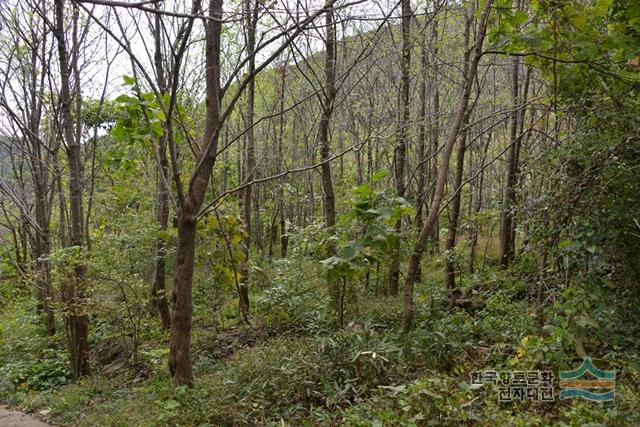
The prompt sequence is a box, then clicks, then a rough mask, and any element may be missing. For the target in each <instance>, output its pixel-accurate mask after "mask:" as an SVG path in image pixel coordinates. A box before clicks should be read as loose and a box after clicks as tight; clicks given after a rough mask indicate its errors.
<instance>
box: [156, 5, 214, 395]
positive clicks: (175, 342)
mask: <svg viewBox="0 0 640 427" xmlns="http://www.w3.org/2000/svg"><path fill="white" fill-rule="evenodd" d="M194 5H195V6H196V7H194V9H195V10H199V9H200V8H199V1H197V0H196V1H194ZM209 16H211V17H213V18H217V19H212V20H208V21H207V22H206V24H205V25H206V30H205V63H206V99H205V103H206V108H205V124H204V134H203V149H202V150H201V151H200V153H199V154H198V157H197V159H196V167H195V170H194V172H193V174H192V176H191V180H190V182H189V190H188V193H187V195H186V197H185V199H184V200H183V201H182V202H181V206H180V208H179V209H178V212H177V215H178V247H177V256H176V258H177V259H176V272H175V276H174V281H173V292H172V300H173V313H172V317H171V340H170V342H169V371H170V373H171V375H172V376H173V380H174V383H175V384H176V385H188V386H191V385H192V384H193V372H192V369H191V319H192V315H193V301H192V295H191V294H192V283H193V268H194V256H195V239H196V219H197V218H196V216H197V214H198V211H199V210H200V208H201V207H202V203H203V201H204V197H205V194H206V191H207V186H208V184H209V179H210V178H211V173H212V170H213V166H214V164H215V160H216V153H217V150H218V136H219V135H218V133H219V132H218V131H219V128H220V35H221V31H222V23H221V21H220V19H221V17H222V0H210V3H209Z"/></svg>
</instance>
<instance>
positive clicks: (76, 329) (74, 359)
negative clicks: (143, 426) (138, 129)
mask: <svg viewBox="0 0 640 427" xmlns="http://www.w3.org/2000/svg"><path fill="white" fill-rule="evenodd" d="M55 16H56V22H55V31H54V34H55V37H56V39H57V42H58V59H59V62H60V114H61V118H62V131H63V136H64V142H65V144H66V150H67V159H68V163H69V202H70V207H71V209H70V211H71V242H70V243H71V246H77V247H78V248H82V245H83V242H82V240H83V239H82V237H83V208H82V147H81V145H80V139H79V138H78V135H76V134H74V119H73V116H72V114H71V102H72V98H71V83H70V76H69V72H70V70H71V69H72V67H70V62H69V56H68V50H67V42H66V40H65V31H64V16H65V13H64V0H55ZM77 24H78V9H77V6H75V7H74V12H73V26H74V28H73V43H74V49H75V51H76V52H77V50H78V46H77V43H78V39H77V30H76V29H77ZM76 56H77V53H76ZM76 61H77V59H74V61H73V62H74V63H75V62H76ZM73 69H74V70H76V71H77V66H74V67H73ZM75 78H76V87H77V85H78V81H77V79H78V78H79V74H78V73H77V72H76V73H75ZM79 96H80V94H79V93H76V97H79ZM77 120H79V118H77ZM84 276H85V265H84V263H83V262H82V261H80V260H78V262H76V264H75V265H74V278H73V281H72V284H71V285H69V286H66V289H65V290H64V293H65V296H66V298H65V299H66V303H67V304H69V305H70V310H69V313H68V314H67V315H66V316H65V317H66V319H65V321H66V325H67V329H68V333H69V354H70V357H71V373H72V375H73V378H75V379H77V378H79V377H81V376H83V375H86V374H88V373H89V344H88V327H89V319H88V317H87V315H86V313H84V312H83V310H82V309H81V308H82V305H84V297H85V295H84V285H85V283H84V282H85V277H84Z"/></svg>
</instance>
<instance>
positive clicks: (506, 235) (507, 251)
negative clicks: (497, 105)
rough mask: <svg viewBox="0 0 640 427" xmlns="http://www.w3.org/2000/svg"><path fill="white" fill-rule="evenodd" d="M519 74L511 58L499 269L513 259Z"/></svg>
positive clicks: (517, 66)
mask: <svg viewBox="0 0 640 427" xmlns="http://www.w3.org/2000/svg"><path fill="white" fill-rule="evenodd" d="M519 74H520V58H519V57H515V58H513V62H512V66H511V97H512V103H513V111H512V113H511V124H510V131H509V135H510V145H509V149H508V150H507V165H506V167H507V176H506V183H505V189H504V196H503V199H502V214H501V220H500V267H502V268H507V267H508V266H509V262H510V261H511V260H512V259H513V253H514V247H513V240H512V228H513V209H514V208H515V200H516V188H515V185H516V163H517V158H516V156H517V153H518V151H519V150H520V147H519V145H520V137H519V136H518V127H519V126H518V123H519V118H520V96H519V91H520V90H519V85H518V78H519Z"/></svg>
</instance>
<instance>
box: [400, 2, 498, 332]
mask: <svg viewBox="0 0 640 427" xmlns="http://www.w3.org/2000/svg"><path fill="white" fill-rule="evenodd" d="M492 3H493V0H487V2H486V3H485V5H484V9H483V10H482V14H481V15H480V18H479V20H478V25H477V28H476V42H475V46H474V49H473V51H472V53H471V60H470V62H469V67H468V69H467V73H466V78H465V81H464V87H463V90H462V94H461V96H460V100H459V103H458V108H457V111H456V115H455V117H454V118H453V121H452V123H451V127H450V129H449V133H448V135H447V139H446V141H445V145H444V147H443V153H442V164H441V165H440V167H439V169H438V177H437V180H436V187H435V190H434V197H433V202H432V203H431V206H430V207H429V215H428V216H427V219H426V221H425V224H424V226H423V227H422V230H421V231H420V235H419V236H418V239H417V241H416V243H415V246H414V248H413V253H412V254H411V259H410V261H409V271H408V273H407V280H406V282H405V285H404V307H403V311H402V331H403V333H408V332H409V331H410V330H411V327H412V322H413V285H414V284H415V282H416V278H417V274H418V267H419V265H420V258H421V257H422V253H423V252H424V248H425V244H426V242H427V238H428V236H429V233H430V231H431V228H432V227H433V226H434V224H435V222H436V219H437V217H438V213H439V210H440V204H441V201H442V195H443V193H444V186H445V181H446V178H447V172H448V170H449V159H450V158H451V151H452V150H453V146H454V144H455V142H456V140H457V138H458V134H459V132H460V128H461V126H462V122H463V120H464V116H465V114H466V112H467V107H468V104H469V96H470V94H471V87H472V86H473V81H474V79H475V76H476V74H477V71H478V63H479V62H480V58H481V56H482V44H483V41H484V38H485V35H486V30H487V18H488V16H489V12H490V11H491V4H492Z"/></svg>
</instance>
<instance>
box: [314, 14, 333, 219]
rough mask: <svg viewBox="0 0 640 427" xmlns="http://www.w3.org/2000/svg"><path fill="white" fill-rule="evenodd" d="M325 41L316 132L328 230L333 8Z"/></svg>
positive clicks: (326, 15) (327, 18) (331, 191)
mask: <svg viewBox="0 0 640 427" xmlns="http://www.w3.org/2000/svg"><path fill="white" fill-rule="evenodd" d="M325 17H326V28H327V39H326V40H325V83H326V87H325V89H324V97H323V105H322V108H323V111H322V118H321V119H320V127H319V130H318V133H319V135H318V136H319V139H320V160H321V161H322V166H321V167H320V172H321V174H322V190H323V193H324V219H325V224H326V226H327V227H328V228H332V227H333V226H334V225H336V201H335V196H334V192H333V182H332V178H331V163H330V162H328V161H327V160H328V159H329V157H330V156H331V142H330V140H329V125H330V122H331V116H332V114H333V101H334V99H335V96H336V87H335V69H336V26H335V23H334V22H333V6H332V7H330V8H329V9H327V11H326V14H325Z"/></svg>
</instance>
